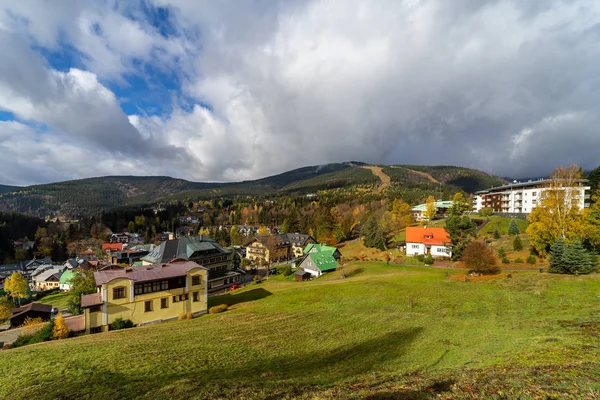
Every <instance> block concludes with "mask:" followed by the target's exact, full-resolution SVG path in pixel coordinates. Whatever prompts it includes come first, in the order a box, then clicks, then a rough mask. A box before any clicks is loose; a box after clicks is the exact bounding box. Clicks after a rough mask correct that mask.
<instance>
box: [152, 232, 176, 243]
mask: <svg viewBox="0 0 600 400" xmlns="http://www.w3.org/2000/svg"><path fill="white" fill-rule="evenodd" d="M156 238H157V239H158V241H159V242H166V241H167V240H173V239H175V235H174V234H173V232H161V233H158V234H157V235H156Z"/></svg>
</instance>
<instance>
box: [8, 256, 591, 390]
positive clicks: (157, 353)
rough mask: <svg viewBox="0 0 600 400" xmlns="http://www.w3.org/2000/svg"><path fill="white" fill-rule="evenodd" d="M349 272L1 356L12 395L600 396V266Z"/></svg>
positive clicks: (265, 287)
mask: <svg viewBox="0 0 600 400" xmlns="http://www.w3.org/2000/svg"><path fill="white" fill-rule="evenodd" d="M345 272H346V274H347V275H348V277H347V278H345V279H340V274H339V272H335V273H333V274H329V275H326V276H324V277H323V278H320V279H316V280H313V281H311V282H294V281H289V280H288V279H287V278H285V277H283V276H274V277H271V278H270V279H269V281H268V282H263V283H260V284H252V285H250V286H248V287H247V288H244V289H241V290H239V291H235V292H233V293H229V294H226V295H223V296H219V297H216V298H212V299H211V305H215V304H220V303H227V304H229V305H230V310H229V311H227V312H225V313H222V314H216V315H206V316H203V317H200V318H196V319H194V320H191V321H176V322H170V323H164V324H159V325H154V326H147V327H142V328H135V329H131V330H126V331H116V332H109V333H103V334H97V335H90V336H83V337H78V338H73V339H67V340H63V341H56V342H49V343H43V344H38V345H32V346H29V347H23V348H18V349H14V350H8V351H4V352H1V353H0V398H12V399H31V398H37V399H56V398H60V399H75V398H77V399H112V398H143V399H157V398H158V399H163V398H164V399H175V398H177V399H179V398H235V399H279V398H306V399H313V398H319V399H344V398H367V399H395V398H409V399H429V398H446V399H450V398H452V399H454V398H465V399H475V398H517V397H518V398H523V399H533V398H536V396H540V398H569V397H570V398H595V397H598V396H600V382H599V381H598V379H597V376H598V375H597V373H598V370H600V361H598V360H600V345H599V340H598V338H599V335H600V327H599V326H600V322H599V319H598V302H599V298H598V295H599V294H600V275H599V274H595V275H590V276H579V277H574V276H555V275H549V274H539V273H533V272H528V271H523V272H513V273H512V278H510V279H508V278H502V279H497V280H490V281H482V282H462V281H458V280H454V279H452V277H451V276H446V274H447V272H450V274H453V273H454V272H453V271H452V270H444V269H433V268H427V269H426V268H419V267H410V268H409V267H394V266H387V265H385V264H383V263H357V264H354V265H352V266H349V267H346V271H345ZM456 273H458V272H456ZM436 396H437V397H436Z"/></svg>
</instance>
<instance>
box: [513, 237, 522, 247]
mask: <svg viewBox="0 0 600 400" xmlns="http://www.w3.org/2000/svg"><path fill="white" fill-rule="evenodd" d="M513 250H515V251H520V250H523V242H522V241H521V237H520V236H519V235H515V239H514V240H513Z"/></svg>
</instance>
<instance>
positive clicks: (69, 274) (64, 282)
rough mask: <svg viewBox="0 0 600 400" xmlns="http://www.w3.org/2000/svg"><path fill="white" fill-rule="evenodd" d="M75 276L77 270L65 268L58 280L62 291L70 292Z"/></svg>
mask: <svg viewBox="0 0 600 400" xmlns="http://www.w3.org/2000/svg"><path fill="white" fill-rule="evenodd" d="M74 277H75V271H73V270H70V269H67V270H65V271H64V272H63V273H62V275H61V276H60V279H59V280H58V288H59V289H60V290H61V292H68V291H69V290H71V288H72V287H73V284H72V282H71V280H72V279H73V278H74Z"/></svg>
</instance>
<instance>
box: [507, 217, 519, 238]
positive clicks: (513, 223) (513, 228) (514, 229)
mask: <svg viewBox="0 0 600 400" xmlns="http://www.w3.org/2000/svg"><path fill="white" fill-rule="evenodd" d="M519 233H520V232H519V225H517V220H516V219H514V218H513V219H511V220H510V224H508V234H509V235H518V234H519Z"/></svg>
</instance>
